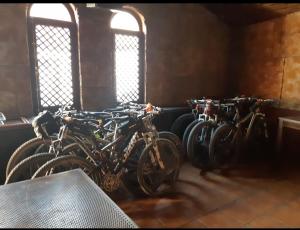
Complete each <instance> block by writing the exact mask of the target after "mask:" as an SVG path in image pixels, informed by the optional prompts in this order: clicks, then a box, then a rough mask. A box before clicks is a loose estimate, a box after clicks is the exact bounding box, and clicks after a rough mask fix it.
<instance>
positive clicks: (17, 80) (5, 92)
mask: <svg viewBox="0 0 300 230" xmlns="http://www.w3.org/2000/svg"><path fill="white" fill-rule="evenodd" d="M31 97H32V96H31V78H30V65H29V55H28V45H27V22H26V4H0V111H1V112H4V114H5V115H6V116H7V117H8V118H10V119H14V118H18V117H20V116H24V115H25V116H30V115H32V98H31Z"/></svg>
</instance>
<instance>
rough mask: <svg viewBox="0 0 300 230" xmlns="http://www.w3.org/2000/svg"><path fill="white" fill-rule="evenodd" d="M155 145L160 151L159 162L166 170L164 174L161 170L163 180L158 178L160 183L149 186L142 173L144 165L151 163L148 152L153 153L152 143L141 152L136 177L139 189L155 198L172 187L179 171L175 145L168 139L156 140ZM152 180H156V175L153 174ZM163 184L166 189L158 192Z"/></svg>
mask: <svg viewBox="0 0 300 230" xmlns="http://www.w3.org/2000/svg"><path fill="white" fill-rule="evenodd" d="M156 143H157V146H158V148H159V149H160V156H161V160H162V161H163V162H164V165H165V167H166V166H167V167H166V168H168V169H167V170H166V171H167V172H165V170H163V172H162V173H161V174H162V177H163V178H162V179H161V178H159V179H160V181H159V182H158V183H159V184H155V185H151V184H150V183H148V182H147V180H145V179H144V173H143V172H144V169H145V168H144V165H146V163H148V164H149V163H150V162H151V159H150V156H149V152H150V151H151V150H152V151H153V143H152V144H149V145H147V146H146V148H145V149H144V150H143V152H142V154H141V157H140V159H139V162H138V167H137V177H138V182H139V184H140V187H141V189H142V190H143V192H144V193H145V194H146V195H148V196H156V195H161V194H163V193H165V192H166V191H167V190H168V188H169V187H172V186H173V185H174V184H175V182H176V180H177V178H178V175H179V169H180V159H179V153H178V150H177V148H176V146H175V144H174V143H173V142H172V141H170V140H168V139H163V138H159V139H157V141H156ZM163 145H165V146H164V151H162V149H163ZM166 147H167V148H169V151H166ZM167 152H168V153H167ZM166 153H167V154H166ZM170 156H173V157H172V158H173V159H172V160H171V157H170ZM149 160H150V161H149ZM150 164H151V163H150ZM157 166H158V165H156V167H157ZM158 167H159V166H158ZM157 171H158V170H157ZM155 173H156V172H155ZM154 178H155V179H158V175H157V174H155V175H154ZM148 181H149V180H148ZM164 183H166V184H167V185H168V186H167V187H168V188H167V189H163V190H159V188H160V186H161V185H163V184H164Z"/></svg>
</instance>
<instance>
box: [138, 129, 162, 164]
mask: <svg viewBox="0 0 300 230" xmlns="http://www.w3.org/2000/svg"><path fill="white" fill-rule="evenodd" d="M142 135H143V138H144V140H145V142H146V144H147V145H148V144H152V146H153V149H154V153H153V152H152V151H151V150H150V151H149V153H150V158H151V162H152V164H153V165H156V163H158V165H159V167H160V168H161V169H162V170H163V169H165V165H164V163H163V161H162V160H161V158H160V152H159V149H158V146H157V142H156V137H155V135H153V133H151V132H149V133H145V134H144V133H143V134H142Z"/></svg>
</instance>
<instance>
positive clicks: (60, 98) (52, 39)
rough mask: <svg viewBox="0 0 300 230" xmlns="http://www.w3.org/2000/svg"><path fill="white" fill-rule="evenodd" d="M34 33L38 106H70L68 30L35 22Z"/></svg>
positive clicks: (71, 88) (70, 71) (70, 70)
mask: <svg viewBox="0 0 300 230" xmlns="http://www.w3.org/2000/svg"><path fill="white" fill-rule="evenodd" d="M35 33H36V52H37V61H38V63H37V64H38V77H39V79H38V82H39V88H40V100H41V101H40V104H41V106H42V107H48V106H57V105H66V104H69V105H73V86H72V83H73V82H72V68H71V67H72V64H71V39H70V29H69V28H63V27H57V26H56V27H54V26H45V25H36V27H35Z"/></svg>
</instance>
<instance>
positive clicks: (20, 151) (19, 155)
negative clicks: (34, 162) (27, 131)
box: [6, 137, 51, 177]
mask: <svg viewBox="0 0 300 230" xmlns="http://www.w3.org/2000/svg"><path fill="white" fill-rule="evenodd" d="M50 144H51V140H50V139H46V140H44V139H42V138H39V137H35V138H32V139H30V140H28V141H26V142H24V143H23V144H22V145H20V146H19V147H18V148H17V149H16V150H15V151H14V152H13V154H12V155H11V157H10V159H9V161H8V163H7V166H6V177H7V176H8V174H9V173H10V171H11V170H12V169H13V168H14V167H15V166H16V165H17V164H18V163H19V162H20V161H22V160H24V159H25V158H26V157H29V156H31V155H32V154H34V151H33V150H34V149H36V148H38V147H39V146H40V145H50Z"/></svg>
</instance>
